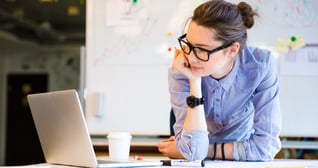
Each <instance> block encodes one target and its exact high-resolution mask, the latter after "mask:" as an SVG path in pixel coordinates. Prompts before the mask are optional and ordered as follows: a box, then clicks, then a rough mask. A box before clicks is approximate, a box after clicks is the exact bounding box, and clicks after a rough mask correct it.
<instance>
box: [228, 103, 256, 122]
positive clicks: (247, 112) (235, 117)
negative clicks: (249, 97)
mask: <svg viewBox="0 0 318 168" xmlns="http://www.w3.org/2000/svg"><path fill="white" fill-rule="evenodd" d="M254 112H255V108H254V104H253V103H252V101H248V102H247V103H246V104H245V105H244V106H243V107H242V108H241V109H240V110H238V111H236V112H234V113H233V114H231V115H229V118H228V123H226V125H227V126H228V127H232V126H233V125H236V124H237V123H239V122H241V121H243V120H249V119H251V116H253V114H254Z"/></svg>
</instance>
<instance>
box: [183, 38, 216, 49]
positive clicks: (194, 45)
mask: <svg viewBox="0 0 318 168" xmlns="http://www.w3.org/2000/svg"><path fill="white" fill-rule="evenodd" d="M185 39H186V40H187V42H188V43H190V44H191V45H192V46H193V47H200V48H201V47H208V48H216V47H218V46H216V47H212V46H210V45H207V44H200V43H199V44H193V43H191V42H190V41H189V40H188V38H187V36H186V38H185ZM221 45H222V44H221ZM202 49H205V48H202ZM205 50H209V49H205Z"/></svg>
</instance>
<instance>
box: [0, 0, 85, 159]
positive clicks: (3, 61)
mask: <svg viewBox="0 0 318 168" xmlns="http://www.w3.org/2000/svg"><path fill="white" fill-rule="evenodd" d="M85 4H86V3H85V0H0V165H22V164H31V163H39V162H43V161H44V158H43V154H42V149H41V147H40V144H39V141H38V139H37V134H36V131H35V128H34V125H33V120H32V117H31V114H30V111H29V107H28V104H27V100H26V95H27V94H30V93H37V92H46V91H54V90H62V89H77V90H78V89H79V85H80V81H79V80H80V55H81V50H80V48H81V47H82V46H84V45H85V8H86V6H85Z"/></svg>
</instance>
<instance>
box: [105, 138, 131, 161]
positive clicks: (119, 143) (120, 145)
mask: <svg viewBox="0 0 318 168" xmlns="http://www.w3.org/2000/svg"><path fill="white" fill-rule="evenodd" d="M107 139H108V152H109V159H110V160H111V161H116V162H126V161H128V159H129V152H130V141H131V135H130V133H129V132H111V133H109V134H108V136H107Z"/></svg>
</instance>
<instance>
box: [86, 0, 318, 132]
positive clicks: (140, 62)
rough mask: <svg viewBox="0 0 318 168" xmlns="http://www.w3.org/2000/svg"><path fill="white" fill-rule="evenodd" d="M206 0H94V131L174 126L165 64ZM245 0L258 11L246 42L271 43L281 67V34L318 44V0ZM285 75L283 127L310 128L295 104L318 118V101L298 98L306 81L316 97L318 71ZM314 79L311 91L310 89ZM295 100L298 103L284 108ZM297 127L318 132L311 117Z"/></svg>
mask: <svg viewBox="0 0 318 168" xmlns="http://www.w3.org/2000/svg"><path fill="white" fill-rule="evenodd" d="M229 1H231V2H235V3H237V2H240V0H229ZM134 2H136V3H134ZM201 2H203V1H194V0H193V1H191V0H189V1H180V0H179V1H177V0H175V1H168V0H167V1H147V0H140V1H112V0H108V1H103V0H96V1H88V4H87V14H88V15H87V34H86V37H87V39H86V42H87V44H86V47H87V55H86V56H87V61H86V66H87V67H86V68H87V71H86V91H87V104H86V105H87V106H86V112H87V120H88V125H89V129H90V132H91V133H92V134H105V133H107V132H109V131H112V130H126V131H131V132H133V133H136V134H140V133H141V134H142V133H150V134H161V133H169V129H168V125H169V123H168V120H169V111H170V110H169V108H170V105H169V94H168V85H167V69H168V67H169V65H170V63H171V59H172V55H173V48H174V47H177V46H178V44H177V38H178V36H180V35H181V34H182V33H183V25H184V21H185V19H186V18H187V17H188V16H190V15H191V13H192V11H193V9H194V8H195V7H196V6H197V5H198V4H199V3H201ZM247 2H248V3H250V4H251V5H252V6H253V8H254V9H256V10H257V11H258V13H259V14H260V17H258V18H256V19H257V20H256V23H255V26H254V27H253V29H251V30H249V31H248V43H249V44H251V45H254V46H258V47H261V48H266V49H269V50H272V51H273V52H274V54H275V56H276V58H277V64H278V66H279V64H280V60H279V57H280V56H281V55H279V53H277V52H275V51H274V48H275V46H276V40H277V39H279V38H282V39H287V40H289V39H290V38H291V37H292V36H297V35H300V36H301V37H302V38H303V39H304V41H305V42H306V43H318V40H317V39H318V34H317V33H316V31H317V30H318V14H317V12H316V11H317V9H318V1H315V0H306V1H305V0H303V1H294V0H281V1H278V0H266V1H260V0H247ZM123 3H124V4H123ZM125 3H126V4H125ZM315 70H316V71H318V69H315ZM280 80H281V83H282V85H281V86H282V89H281V91H282V92H281V99H282V101H281V102H282V110H283V111H282V112H283V124H286V123H287V125H283V132H282V134H283V135H287V134H288V135H305V134H303V132H302V131H301V132H299V131H298V130H295V129H294V128H293V126H290V125H289V124H288V123H293V120H294V118H297V116H298V114H299V110H296V109H307V110H308V109H309V110H310V111H301V112H302V116H303V118H304V119H306V118H307V119H311V118H317V117H316V116H312V114H318V113H317V111H318V106H317V105H316V104H317V103H312V101H310V102H309V103H308V104H309V105H310V107H308V106H306V105H305V104H304V103H302V101H304V100H303V99H300V98H297V97H301V96H304V95H303V94H302V93H298V92H297V93H296V92H294V90H299V88H306V90H305V92H306V93H308V94H306V96H307V97H309V99H312V100H317V96H316V95H318V94H317V93H318V88H317V87H313V86H312V85H313V84H312V83H313V82H312V80H313V81H314V83H317V82H318V77H317V76H312V77H310V76H306V77H302V76H297V75H292V76H284V75H280ZM290 83H294V84H295V85H290ZM308 86H310V89H311V90H312V91H311V92H308V91H307V89H308ZM291 105H294V106H297V108H286V107H289V106H291ZM290 110H292V111H290ZM308 112H309V113H308ZM305 121H306V120H305ZM298 127H301V129H308V130H310V131H309V132H308V133H306V136H308V135H317V131H316V130H317V129H318V128H317V127H308V123H307V122H303V123H298ZM316 128H317V129H316Z"/></svg>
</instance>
